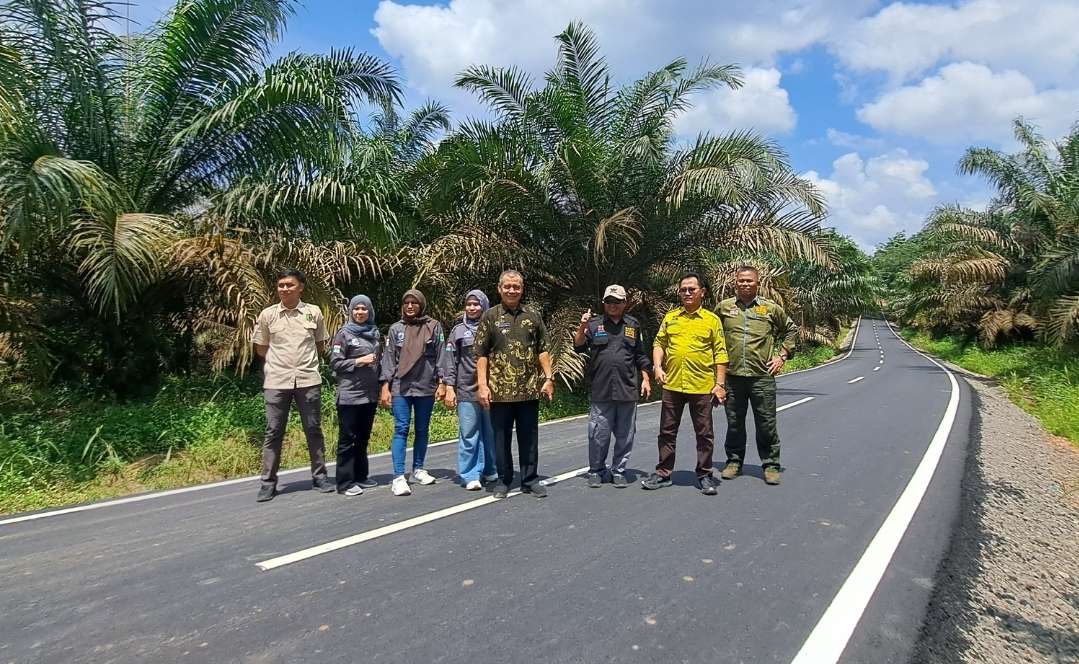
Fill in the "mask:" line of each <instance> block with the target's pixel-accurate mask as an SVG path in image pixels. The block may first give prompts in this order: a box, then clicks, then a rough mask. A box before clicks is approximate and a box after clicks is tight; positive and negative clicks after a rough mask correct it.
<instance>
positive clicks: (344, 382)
mask: <svg viewBox="0 0 1079 664" xmlns="http://www.w3.org/2000/svg"><path fill="white" fill-rule="evenodd" d="M372 353H373V354H374V356H375V361H374V362H373V363H371V364H366V365H364V366H362V367H360V366H356V358H358V357H363V356H364V355H371V354H372ZM381 355H382V348H381V339H380V338H379V334H378V330H375V335H374V338H373V339H368V338H366V337H361V336H360V335H358V334H352V333H351V332H349V331H348V330H346V329H345V328H341V330H340V331H339V332H338V333H337V336H335V337H334V338H333V349H332V350H331V351H330V366H331V367H333V375H334V378H335V379H336V380H337V397H336V399H337V401H336V402H337V403H338V404H339V405H342V406H355V405H360V404H365V403H375V402H377V401H378V397H379V389H380V386H379V380H378V375H379V372H380V371H381V368H380V366H379V358H380V356H381Z"/></svg>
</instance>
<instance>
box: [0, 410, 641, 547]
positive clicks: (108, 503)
mask: <svg viewBox="0 0 1079 664" xmlns="http://www.w3.org/2000/svg"><path fill="white" fill-rule="evenodd" d="M659 403H660V401H658V400H657V401H649V402H648V403H642V404H637V407H638V408H644V407H645V406H653V405H656V404H659ZM585 417H588V413H585V414H583V415H571V416H570V417H562V418H559V419H557V420H548V421H546V422H540V426H541V427H544V426H547V425H550V424H558V423H560V422H572V421H573V420H580V419H583V418H585ZM456 442H457V439H456V438H453V439H451V440H440V441H438V442H436V443H430V444H429V445H428V446H427V449H431V448H432V447H441V446H443V445H452V444H455V443H456ZM389 455H390V452H388V451H387V452H379V453H378V454H372V455H370V456H369V457H368V458H369V459H377V458H379V457H385V456H389ZM336 465H337V464H336V462H330V463H327V464H326V467H327V468H329V467H331V466H336ZM310 471H311V469H310V466H303V467H300V468H292V469H290V470H282V471H281V472H279V473H278V474H277V476H278V477H282V476H285V475H295V474H297V473H304V472H310ZM259 477H260V476H259V475H249V476H247V477H237V478H234V479H231V480H222V481H220V482H211V483H209V484H198V485H195V486H185V487H181V488H179V489H166V490H165V491H155V492H153V493H144V494H140V495H138V496H129V497H127V498H116V499H113V500H105V501H102V502H100V503H89V504H87V505H77V506H75V507H64V508H61V509H58V510H50V511H48V512H36V513H34V514H27V515H24V516H16V517H12V518H10V519H0V526H6V525H10V524H15V523H22V522H24V521H35V520H37V519H44V518H46V517H50V516H62V515H64V514H76V513H78V512H86V511H88V510H98V509H101V508H103V507H115V506H117V505H127V504H128V503H141V502H143V501H145V500H153V499H155V498H167V497H168V496H178V495H181V494H185V493H191V492H193V491H203V490H205V489H216V488H219V487H223V486H232V485H234V484H244V483H245V482H252V481H254V480H257V479H259Z"/></svg>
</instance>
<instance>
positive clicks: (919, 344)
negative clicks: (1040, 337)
mask: <svg viewBox="0 0 1079 664" xmlns="http://www.w3.org/2000/svg"><path fill="white" fill-rule="evenodd" d="M902 334H903V337H904V338H905V339H907V341H909V342H910V343H911V345H913V346H915V347H916V348H919V349H921V350H923V351H925V352H927V353H930V354H932V355H935V356H937V357H940V358H942V359H945V360H948V361H949V362H952V363H954V364H957V365H959V366H961V367H963V368H964V369H968V370H970V371H973V372H975V373H979V374H982V375H985V376H992V377H993V378H996V379H998V380H999V381H1000V385H1001V386H1002V387H1003V388H1004V390H1005V391H1006V392H1007V393H1008V396H1009V397H1010V398H1011V400H1012V401H1014V402H1015V403H1016V404H1017V405H1018V406H1019V407H1020V408H1022V409H1023V410H1025V411H1027V412H1028V413H1030V414H1032V415H1034V416H1035V417H1036V418H1038V420H1039V421H1040V422H1041V423H1042V424H1043V425H1044V426H1045V428H1046V430H1048V431H1049V432H1050V433H1052V434H1054V435H1057V436H1063V437H1065V438H1067V439H1068V440H1070V441H1071V442H1072V444H1073V445H1077V446H1079V356H1077V354H1076V353H1075V352H1074V350H1072V351H1068V350H1067V349H1062V350H1061V349H1055V348H1052V347H1049V346H1045V345H1042V344H1038V343H1033V342H1028V343H1016V344H1012V345H1009V346H1005V347H1002V348H995V349H992V350H986V349H984V348H982V347H981V346H979V345H978V344H976V343H969V342H965V341H963V340H962V339H959V338H956V337H951V336H945V337H940V338H933V337H932V336H930V335H929V334H927V333H925V332H917V331H914V330H909V329H905V330H903V331H902Z"/></svg>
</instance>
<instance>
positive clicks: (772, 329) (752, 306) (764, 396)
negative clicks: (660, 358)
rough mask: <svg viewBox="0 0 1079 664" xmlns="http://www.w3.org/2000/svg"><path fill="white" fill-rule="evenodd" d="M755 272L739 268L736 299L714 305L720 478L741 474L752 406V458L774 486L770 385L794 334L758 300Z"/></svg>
mask: <svg viewBox="0 0 1079 664" xmlns="http://www.w3.org/2000/svg"><path fill="white" fill-rule="evenodd" d="M759 287H760V275H759V273H758V272H757V268H755V267H752V266H748V265H743V266H742V267H740V268H738V270H737V271H736V272H735V292H736V293H737V297H731V298H727V299H726V300H723V301H722V302H720V304H719V317H720V319H721V320H722V321H723V334H724V337H725V338H726V341H727V353H728V355H729V358H730V364H729V365H728V369H727V386H728V387H729V388H730V390H729V393H728V397H727V403H726V410H727V440H726V443H725V444H724V448H725V450H726V452H727V465H726V466H724V468H723V472H721V473H720V477H722V478H723V479H725V480H733V479H734V478H735V477H738V476H739V475H741V474H742V463H743V462H744V461H745V458H746V411H747V410H748V409H749V406H753V424H754V426H755V427H756V430H757V454H759V455H760V458H761V467H762V468H763V469H764V481H765V482H767V483H768V484H779V477H780V466H779V432H778V431H777V429H776V379H775V377H776V376H777V375H778V374H779V372H780V371H782V370H783V364H784V363H785V362H786V361H787V358H789V357H790V355H791V353H792V352H793V350H794V342H795V339H796V338H797V335H798V330H797V328H796V327H795V326H794V322H793V321H791V319H790V317H789V316H787V314H786V312H785V311H783V307H781V306H779V305H778V304H776V303H775V302H772V301H771V300H767V299H765V298H763V297H760V296H759V295H758V294H757V290H758V288H759Z"/></svg>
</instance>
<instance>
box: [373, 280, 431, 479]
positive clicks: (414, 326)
mask: <svg viewBox="0 0 1079 664" xmlns="http://www.w3.org/2000/svg"><path fill="white" fill-rule="evenodd" d="M426 310H427V298H426V297H424V295H423V293H421V292H420V291H418V290H416V289H412V290H408V291H406V292H405V295H404V297H403V298H402V300H401V320H399V321H397V322H396V323H394V324H393V325H391V326H390V330H389V333H388V334H387V335H386V347H385V350H384V351H383V353H382V375H381V380H382V395H381V398H380V400H379V403H381V404H382V407H383V408H390V407H392V409H393V422H394V427H393V444H392V446H391V448H390V449H391V452H392V455H393V475H394V477H393V484H392V485H391V487H390V488H391V490H392V491H393V495H395V496H407V495H410V494H411V493H412V489H411V488H410V487H409V479H408V478H406V476H405V456H406V451H407V446H408V429H409V426H410V424H411V423H412V419H413V417H414V418H415V422H416V436H415V442H414V443H413V448H412V476H411V481H412V482H413V483H418V484H434V482H435V478H434V476H433V475H431V473H429V472H427V471H426V470H424V468H423V462H424V459H425V457H426V456H427V442H428V440H427V436H428V431H429V429H430V427H431V411H432V410H433V409H434V405H435V392H437V391H438V385H439V378H440V376H439V369H438V366H439V360H440V359H441V357H442V345H443V343H444V342H445V339H444V338H443V337H444V335H443V332H442V325H441V324H440V323H439V322H438V321H436V320H432V319H431V318H430V317H429V316H427V315H426V313H425V312H426Z"/></svg>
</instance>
